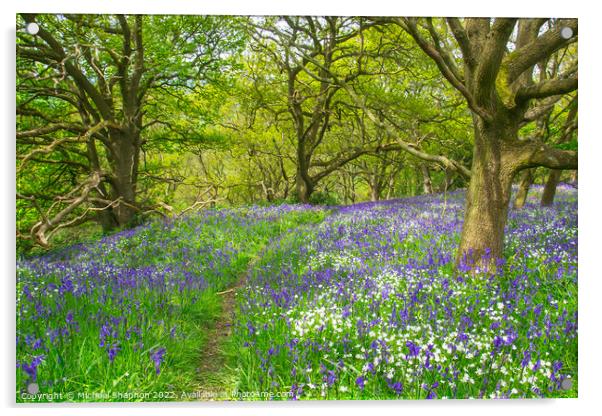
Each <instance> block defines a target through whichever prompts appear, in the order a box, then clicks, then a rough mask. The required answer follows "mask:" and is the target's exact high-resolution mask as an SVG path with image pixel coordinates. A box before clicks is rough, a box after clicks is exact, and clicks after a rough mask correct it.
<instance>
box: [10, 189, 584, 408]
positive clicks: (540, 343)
mask: <svg viewBox="0 0 602 416" xmlns="http://www.w3.org/2000/svg"><path fill="white" fill-rule="evenodd" d="M540 193H541V189H535V190H534V191H532V195H531V196H530V199H528V201H527V204H526V205H525V207H524V208H523V209H520V210H513V211H511V213H510V216H509V220H508V224H507V231H506V244H505V247H506V252H505V260H504V262H503V264H502V266H503V267H500V269H499V271H498V272H497V273H496V274H482V275H480V274H477V275H475V274H474V273H473V272H471V271H470V270H467V269H466V270H465V269H464V268H462V267H460V268H459V269H455V268H454V260H455V259H454V255H455V251H456V248H457V245H458V241H459V232H460V230H461V225H462V217H463V207H464V193H463V191H456V192H451V193H447V194H437V195H423V196H417V197H412V198H405V199H398V200H389V201H382V202H374V203H372V202H371V203H360V204H355V205H350V206H342V207H330V208H328V209H326V208H317V207H311V206H305V205H282V206H277V207H247V208H237V209H228V210H226V209H222V210H208V211H205V212H203V213H198V214H191V215H188V216H185V217H182V218H175V217H174V218H171V219H164V220H156V221H153V222H150V223H148V224H145V225H143V226H140V227H137V228H135V229H132V230H127V231H123V232H121V233H118V234H114V235H111V236H107V237H105V238H103V239H100V240H98V241H96V242H89V243H85V244H77V245H74V246H71V247H68V248H64V249H61V250H58V251H54V252H50V253H48V254H46V255H44V256H39V257H32V258H27V259H21V260H19V261H18V262H17V338H16V351H17V369H16V371H17V400H18V401H19V400H20V398H22V397H24V396H23V394H24V392H27V391H28V388H29V386H31V384H32V383H35V384H36V385H37V386H38V387H39V389H40V391H42V392H49V393H52V392H54V393H56V392H62V393H70V394H72V395H71V396H64V397H63V400H67V401H71V400H74V401H94V400H102V401H106V400H120V401H124V400H125V401H128V400H182V396H180V395H178V394H175V393H173V392H174V391H178V392H181V391H195V389H197V388H198V386H199V383H201V382H202V381H201V380H198V371H197V369H198V367H199V363H200V361H201V360H204V359H206V357H202V356H200V351H201V349H202V346H203V344H204V343H206V342H207V337H208V335H207V334H208V332H207V329H208V328H209V327H211V325H213V324H214V323H215V320H216V319H219V311H220V308H221V307H222V305H221V303H220V302H222V298H220V296H219V293H220V291H224V290H226V289H228V288H231V287H233V286H236V285H237V282H238V283H241V282H242V285H241V286H242V287H240V288H239V289H237V291H236V307H235V309H234V321H233V322H234V324H233V331H232V336H231V339H229V340H227V344H228V348H230V349H231V350H232V351H234V352H235V353H234V354H233V357H232V358H231V362H230V363H229V366H228V368H229V370H228V371H230V373H231V374H230V377H229V378H228V380H230V381H229V383H230V384H229V385H224V386H222V387H223V388H224V389H228V390H229V391H233V392H239V393H244V392H247V393H248V392H268V393H272V394H273V395H272V396H270V397H272V398H273V397H285V398H288V399H302V400H307V399H310V400H311V399H398V398H401V399H445V398H447V399H468V398H487V399H490V398H491V399H497V398H537V397H546V398H547V397H576V395H577V327H578V322H577V321H578V319H577V318H578V317H577V191H576V190H575V189H573V188H570V187H568V186H559V188H558V194H557V197H556V201H555V204H554V206H553V207H550V208H541V207H539V203H538V202H539V199H538V198H539V194H540ZM567 381H569V382H567ZM133 391H136V392H147V393H149V392H154V395H151V396H148V395H147V396H135V397H134V396H132V397H129V396H111V394H112V393H114V392H133ZM73 392H79V393H78V394H80V395H79V396H78V395H77V394H75V395H73ZM157 392H165V393H161V394H157ZM94 394H97V395H94ZM237 397H257V396H245V395H244V394H243V395H239V396H237ZM261 397H264V396H261Z"/></svg>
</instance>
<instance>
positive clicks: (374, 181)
mask: <svg viewBox="0 0 602 416" xmlns="http://www.w3.org/2000/svg"><path fill="white" fill-rule="evenodd" d="M378 200H380V181H379V180H378V178H377V175H372V176H371V177H370V201H372V202H376V201H378Z"/></svg>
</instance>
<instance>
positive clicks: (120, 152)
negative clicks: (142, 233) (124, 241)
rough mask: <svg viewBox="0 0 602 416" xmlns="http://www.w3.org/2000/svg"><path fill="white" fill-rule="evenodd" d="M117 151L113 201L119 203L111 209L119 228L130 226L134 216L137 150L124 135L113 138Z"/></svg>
mask: <svg viewBox="0 0 602 416" xmlns="http://www.w3.org/2000/svg"><path fill="white" fill-rule="evenodd" d="M115 142H116V148H117V151H116V152H115V154H114V159H115V163H114V176H115V178H114V181H113V182H114V183H113V190H114V199H120V202H119V203H118V204H117V205H116V206H115V208H113V212H114V214H115V218H116V220H117V223H118V224H119V226H125V225H131V223H132V220H133V218H134V215H135V214H136V211H137V210H136V181H137V178H136V176H137V171H138V157H139V154H138V149H137V148H136V146H135V144H134V143H135V140H133V139H132V138H131V137H129V136H126V135H121V136H120V137H119V136H118V137H116V138H115Z"/></svg>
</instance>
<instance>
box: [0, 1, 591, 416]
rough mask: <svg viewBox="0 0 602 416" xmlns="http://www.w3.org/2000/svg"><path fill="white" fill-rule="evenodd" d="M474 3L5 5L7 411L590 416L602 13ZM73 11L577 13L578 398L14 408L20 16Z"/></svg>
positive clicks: (557, 5)
mask: <svg viewBox="0 0 602 416" xmlns="http://www.w3.org/2000/svg"><path fill="white" fill-rule="evenodd" d="M487 3H488V2H478V1H474V0H472V1H469V0H455V1H453V2H452V1H420V2H404V1H402V0H389V1H387V0H369V1H366V0H364V1H357V0H247V1H244V0H220V1H216V2H210V1H199V0H165V1H158V0H96V1H92V0H78V1H73V0H54V1H49V0H22V1H20V2H16V3H12V4H6V3H4V2H3V4H2V6H0V7H1V8H2V15H1V16H2V17H1V19H2V42H1V45H2V55H1V58H2V59H1V62H3V63H2V65H1V66H0V67H1V68H0V70H1V71H2V76H1V77H0V85H1V86H2V89H1V91H2V97H1V99H0V102H1V103H2V111H0V117H1V119H0V120H1V126H2V129H1V130H0V131H2V132H3V133H4V134H3V135H2V136H1V137H0V143H1V146H2V148H1V150H0V157H2V162H3V163H1V169H2V177H1V178H2V179H1V180H0V195H1V196H2V204H0V206H1V209H2V217H1V218H2V221H3V225H4V227H2V228H1V230H2V238H1V241H2V250H1V253H2V260H3V261H2V262H1V263H0V264H2V266H3V267H2V270H3V271H4V273H2V275H1V279H2V283H3V291H2V295H3V300H4V302H3V303H4V305H3V306H2V307H1V310H2V315H3V323H4V325H3V329H4V331H3V332H4V334H3V335H5V336H4V337H3V342H2V343H1V344H2V354H1V359H2V368H3V369H4V370H5V371H4V373H5V374H6V375H5V376H4V377H2V381H1V383H2V389H1V391H2V399H3V400H2V407H4V408H5V413H4V414H9V415H25V414H28V415H30V414H44V415H46V416H53V415H60V416H67V415H77V416H80V415H103V416H104V415H106V414H107V412H111V414H115V415H119V414H127V415H128V416H135V415H144V416H147V415H154V414H157V415H160V414H164V413H165V411H171V412H177V413H178V415H198V414H216V413H219V414H236V415H238V414H241V413H244V414H261V415H264V414H265V415H271V414H275V415H276V414H277V415H282V414H284V413H285V414H293V415H295V414H298V415H306V414H307V413H316V412H317V413H319V414H325V413H333V412H337V413H338V412H339V411H340V412H345V413H350V414H358V415H359V414H362V415H364V414H365V413H367V412H370V411H371V410H372V408H374V409H375V410H376V411H378V412H379V413H385V414H396V415H400V414H404V413H408V414H415V413H417V412H418V413H420V414H423V413H429V414H430V413H434V414H445V415H448V414H449V413H451V414H462V415H472V414H475V415H480V414H483V413H485V414H487V415H488V416H490V415H491V416H493V415H497V414H500V415H504V416H506V415H507V414H508V413H515V412H518V413H521V414H522V413H526V412H530V413H532V412H536V413H540V412H541V413H544V414H546V416H548V415H555V414H558V415H567V414H573V415H576V414H582V413H583V414H589V413H592V412H590V410H591V409H593V408H600V407H601V406H600V402H599V397H600V392H599V391H598V389H599V388H600V387H601V386H602V382H601V380H600V377H601V376H602V371H601V370H602V368H601V366H600V359H599V356H600V348H601V346H602V345H601V343H600V340H601V336H600V327H601V325H600V317H601V316H602V313H601V312H602V311H601V308H600V305H601V304H602V302H601V301H600V299H599V297H600V294H602V290H601V284H600V282H601V280H602V273H600V272H599V269H600V266H599V265H598V264H597V262H596V260H597V257H600V254H599V253H598V251H599V249H598V247H600V246H601V244H600V236H601V235H602V234H601V233H600V231H601V230H600V226H599V224H600V222H599V217H598V215H599V211H600V209H601V208H602V206H601V205H600V195H601V194H602V192H601V191H600V187H601V179H602V171H601V170H600V168H599V167H598V166H597V165H599V164H600V162H599V161H598V160H596V159H597V156H598V158H599V157H600V156H602V149H601V146H600V139H601V137H600V136H601V133H600V131H601V130H602V128H601V127H600V118H601V117H600V104H599V103H600V97H602V91H601V88H600V85H601V83H600V81H599V74H600V72H601V68H602V66H601V62H600V52H599V51H600V49H601V48H600V44H599V43H598V41H599V39H601V36H600V32H599V31H600V27H601V26H602V25H601V24H600V23H601V22H600V21H599V16H600V15H599V14H598V13H596V10H594V7H593V6H592V5H591V4H593V3H594V2H586V1H583V2H579V1H570V2H569V1H545V2H538V3H536V2H533V1H532V2H529V1H525V0H506V1H504V0H500V1H496V2H495V3H494V4H487ZM66 11H68V12H72V13H154V14H177V13H181V14H255V15H258V14H313V15H320V14H331V15H372V16H374V15H416V16H463V15H467V16H520V17H534V16H555V17H556V16H564V17H578V18H579V32H580V34H579V37H580V41H579V57H580V61H581V62H580V67H581V71H580V79H581V84H582V86H585V88H581V92H580V94H579V95H580V96H579V104H580V121H579V136H580V139H581V140H580V146H579V147H580V172H579V219H580V221H579V222H580V228H579V260H580V261H579V314H580V316H579V317H580V319H579V332H580V337H579V338H580V339H579V399H575V400H569V399H565V400H530V401H526V400H525V401H504V402H502V401H495V402H492V401H453V402H450V401H435V402H327V403H324V402H303V403H271V404H266V403H242V404H241V403H200V404H198V405H196V406H195V405H189V404H186V403H181V404H159V405H155V404H148V403H146V404H140V405H135V404H128V405H120V404H90V405H74V406H71V405H63V406H61V407H56V406H54V407H53V406H38V407H35V408H34V407H31V406H30V407H21V406H20V407H17V406H16V405H15V404H14V397H15V396H14V380H15V379H14V372H15V362H14V330H15V323H14V316H15V315H14V287H15V286H14V261H15V260H14V259H15V257H14V253H15V252H14V250H15V248H14V229H15V224H14V218H15V217H14V214H15V208H14V191H15V185H14V177H15V168H14V166H15V159H14V152H15V144H14V131H15V116H14V114H15V112H14V111H15V104H14V97H15V95H14V94H15V93H14V91H15V69H14V62H15V61H14V53H15V52H14V50H15V42H14V39H15V33H14V30H15V14H16V13H17V12H55V13H56V12H66Z"/></svg>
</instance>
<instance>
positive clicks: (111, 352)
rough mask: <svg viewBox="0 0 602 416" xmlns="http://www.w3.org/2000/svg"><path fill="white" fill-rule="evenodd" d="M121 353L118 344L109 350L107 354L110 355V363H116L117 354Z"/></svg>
mask: <svg viewBox="0 0 602 416" xmlns="http://www.w3.org/2000/svg"><path fill="white" fill-rule="evenodd" d="M119 351H121V348H120V347H119V345H117V344H113V346H112V347H111V348H109V349H108V350H107V354H108V355H109V361H110V362H113V361H115V357H116V356H117V353H118V352H119Z"/></svg>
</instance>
